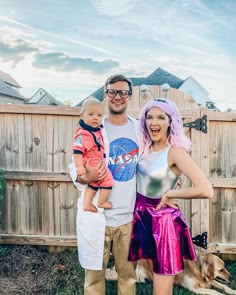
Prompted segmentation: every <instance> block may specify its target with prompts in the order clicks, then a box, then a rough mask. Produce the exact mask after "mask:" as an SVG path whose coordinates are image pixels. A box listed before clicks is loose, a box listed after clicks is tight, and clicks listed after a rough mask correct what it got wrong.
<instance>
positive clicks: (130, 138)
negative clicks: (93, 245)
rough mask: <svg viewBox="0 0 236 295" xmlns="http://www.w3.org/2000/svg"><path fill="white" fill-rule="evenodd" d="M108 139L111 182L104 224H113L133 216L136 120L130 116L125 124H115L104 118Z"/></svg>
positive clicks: (126, 220) (136, 155) (136, 149)
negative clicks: (109, 207)
mask: <svg viewBox="0 0 236 295" xmlns="http://www.w3.org/2000/svg"><path fill="white" fill-rule="evenodd" d="M103 123H104V129H105V131H106V135H107V138H108V142H109V154H108V155H107V160H108V168H109V169H110V171H111V173H112V175H113V179H114V186H113V188H112V191H111V194H110V196H109V201H110V202H111V203H112V209H106V210H104V214H105V217H106V225H107V226H111V227H116V226H120V225H124V224H127V223H128V222H130V221H132V219H133V211H134V204H135V198H136V176H135V173H136V165H137V161H138V137H137V133H136V128H135V124H134V122H133V121H131V120H130V119H129V120H128V122H127V123H126V124H125V125H122V126H115V125H112V124H110V123H109V122H108V121H107V120H104V122H103Z"/></svg>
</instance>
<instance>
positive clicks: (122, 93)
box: [105, 89, 132, 99]
mask: <svg viewBox="0 0 236 295" xmlns="http://www.w3.org/2000/svg"><path fill="white" fill-rule="evenodd" d="M105 93H106V94H107V95H108V96H109V97H110V98H115V97H116V96H117V93H119V96H120V98H123V99H127V98H128V97H129V96H130V95H131V94H132V92H131V91H130V90H115V89H107V90H106V91H105Z"/></svg>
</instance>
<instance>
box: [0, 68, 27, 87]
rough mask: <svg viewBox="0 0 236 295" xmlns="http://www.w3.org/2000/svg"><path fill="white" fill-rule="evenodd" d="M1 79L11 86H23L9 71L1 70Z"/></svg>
mask: <svg viewBox="0 0 236 295" xmlns="http://www.w3.org/2000/svg"><path fill="white" fill-rule="evenodd" d="M0 80H2V81H3V82H5V83H7V84H9V85H11V86H14V87H17V88H22V86H21V85H20V84H19V83H18V82H16V80H15V79H13V78H12V76H10V75H9V74H8V73H5V72H2V71H0Z"/></svg>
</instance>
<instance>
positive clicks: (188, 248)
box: [128, 193, 197, 275]
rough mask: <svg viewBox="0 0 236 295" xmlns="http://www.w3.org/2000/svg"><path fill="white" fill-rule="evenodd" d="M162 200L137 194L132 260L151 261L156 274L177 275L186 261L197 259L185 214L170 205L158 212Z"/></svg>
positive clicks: (129, 258) (132, 238)
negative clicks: (184, 260)
mask: <svg viewBox="0 0 236 295" xmlns="http://www.w3.org/2000/svg"><path fill="white" fill-rule="evenodd" d="M160 200H161V199H152V198H148V197H145V196H143V195H141V194H138V193H137V199H136V204H135V211H134V220H133V228H132V234H131V242H130V249H129V256H128V260H129V261H136V260H140V259H151V260H152V262H153V271H154V273H156V274H161V275H174V274H177V273H180V272H181V271H182V270H183V268H184V264H183V258H184V259H189V260H196V259H197V256H196V252H195V249H194V245H193V242H192V238H191V235H190V231H189V227H188V225H187V224H186V221H185V219H184V217H183V214H182V212H181V211H180V209H173V208H171V207H168V206H164V207H162V208H161V209H160V210H156V206H157V205H158V204H159V202H160Z"/></svg>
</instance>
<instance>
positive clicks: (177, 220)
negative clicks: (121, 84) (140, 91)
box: [129, 99, 213, 295]
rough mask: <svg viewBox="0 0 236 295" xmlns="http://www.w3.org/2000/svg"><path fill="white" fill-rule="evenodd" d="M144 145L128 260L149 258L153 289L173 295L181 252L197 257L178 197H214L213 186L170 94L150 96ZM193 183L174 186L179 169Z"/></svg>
mask: <svg viewBox="0 0 236 295" xmlns="http://www.w3.org/2000/svg"><path fill="white" fill-rule="evenodd" d="M139 122H140V129H141V144H142V146H141V150H142V151H143V153H142V155H141V157H140V161H139V163H138V166H137V199H136V205H135V212H134V221H133V231H132V236H131V244H130V250H129V260H130V261H136V260H139V259H147V262H148V265H149V267H150V269H151V270H152V272H153V290H154V292H153V293H154V294H155V295H171V294H172V290H173V280H174V275H175V274H177V273H180V272H181V271H182V270H183V258H185V259H190V260H196V253H195V250H194V246H193V243H192V239H191V235H190V232H189V228H188V226H187V224H186V222H185V219H184V217H183V215H182V213H181V211H180V209H179V207H178V206H177V205H176V204H175V202H174V199H193V198H195V199H196V198H212V197H213V189H212V187H211V184H210V183H209V181H208V180H207V178H206V177H205V176H204V174H203V173H202V171H201V170H200V168H199V167H198V166H197V165H196V164H195V162H194V161H193V160H192V158H191V157H190V155H189V154H188V152H187V151H189V150H190V146H191V142H190V140H189V139H188V138H187V137H186V136H185V134H184V130H183V123H182V119H181V116H180V113H179V111H178V109H177V107H176V105H175V103H173V102H172V101H171V100H169V99H154V100H151V101H149V102H148V103H147V104H146V105H145V106H144V107H143V110H142V112H141V115H140V121H139ZM182 173H183V174H184V175H186V176H187V177H188V178H189V179H190V181H191V182H192V187H189V188H183V189H175V188H176V186H177V182H178V178H179V176H180V175H181V174H182Z"/></svg>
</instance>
